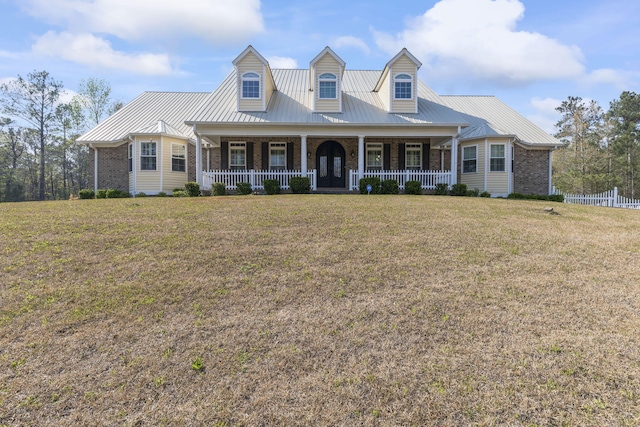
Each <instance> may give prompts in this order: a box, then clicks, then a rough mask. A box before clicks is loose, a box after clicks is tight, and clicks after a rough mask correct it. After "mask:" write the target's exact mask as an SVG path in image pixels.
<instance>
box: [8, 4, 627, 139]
mask: <svg viewBox="0 0 640 427" xmlns="http://www.w3.org/2000/svg"><path fill="white" fill-rule="evenodd" d="M639 24H640V2H638V1H637V0H626V1H621V0H606V1H605V0H580V1H577V0H564V1H558V0H555V1H549V0H440V1H413V0H405V1H403V2H400V3H398V2H395V1H387V2H379V1H378V2H371V1H361V0H352V1H338V0H322V1H319V0H308V1H301V2H294V1H283V0H263V1H260V0H224V1H221V0H180V1H164V0H128V1H126V0H0V82H7V81H9V80H10V79H12V78H15V77H16V76H18V75H21V76H25V75H26V74H27V73H29V72H31V71H33V70H47V71H49V72H50V73H51V74H52V75H53V77H54V78H56V79H57V80H61V81H62V82H63V83H64V85H65V88H66V89H68V90H69V94H70V95H72V94H73V93H74V92H73V91H74V90H75V89H76V88H77V85H78V82H79V81H80V79H82V78H88V77H98V78H103V79H106V80H107V81H109V82H110V83H111V86H112V89H113V96H114V98H116V99H118V100H121V101H123V102H127V101H130V100H131V99H133V98H134V97H135V96H137V95H138V94H140V93H141V92H143V91H145V90H166V91H211V90H214V89H215V88H216V87H217V85H218V84H219V83H220V82H221V81H222V80H223V79H224V77H225V76H226V75H227V74H228V73H229V72H230V71H231V70H232V65H231V61H232V60H233V59H234V58H235V57H236V56H237V55H238V54H239V53H240V52H242V50H243V49H244V48H245V47H246V46H247V45H248V44H251V45H253V46H254V47H255V48H256V49H257V50H258V51H259V52H260V53H261V54H262V55H263V56H264V57H266V58H267V59H268V60H269V62H270V64H271V66H272V68H292V67H295V68H307V67H308V65H309V61H311V60H312V59H313V58H314V57H315V56H316V55H317V54H318V53H319V52H320V51H321V50H322V49H323V48H324V47H325V46H330V47H331V48H332V49H333V50H334V51H335V52H336V53H337V54H338V55H339V56H340V57H341V58H342V59H343V60H344V61H345V62H346V63H347V68H350V69H374V70H379V69H382V68H383V67H384V65H385V63H386V62H387V61H388V60H389V59H391V58H392V57H393V56H394V55H395V54H396V53H397V52H398V51H399V50H400V49H401V48H403V47H406V48H408V49H409V50H410V51H411V52H412V53H413V54H414V56H416V57H417V58H418V59H419V60H420V61H421V62H422V63H423V66H422V68H421V69H420V77H421V79H422V80H423V81H424V82H425V83H426V84H427V85H429V86H430V87H432V88H433V89H434V90H435V91H436V92H437V93H439V94H443V95H445V94H466V95H495V96H497V97H499V98H500V99H502V100H503V101H504V102H506V103H507V104H509V105H510V106H512V107H513V108H515V109H516V110H517V111H519V112H520V113H521V114H523V115H525V116H527V117H528V118H530V119H531V120H533V121H534V122H535V123H537V124H539V125H540V126H541V127H543V128H544V129H545V130H547V131H549V132H552V131H553V124H554V123H555V122H556V121H557V119H558V115H557V113H556V112H555V111H554V108H555V107H556V106H558V105H559V104H560V102H561V101H562V100H564V99H566V98H567V97H568V96H580V97H582V98H584V99H587V100H588V99H594V100H596V101H598V102H599V103H600V105H601V106H602V107H603V108H605V109H607V108H608V106H609V102H610V101H612V100H614V99H616V98H618V97H619V95H620V93H621V92H622V91H624V90H629V91H635V92H640V25H639Z"/></svg>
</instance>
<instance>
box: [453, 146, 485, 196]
mask: <svg viewBox="0 0 640 427" xmlns="http://www.w3.org/2000/svg"><path fill="white" fill-rule="evenodd" d="M474 145H475V146H477V147H478V151H477V170H476V172H475V173H461V174H460V183H461V184H466V185H467V189H468V190H474V189H476V188H477V189H478V190H480V191H485V189H484V171H485V164H484V158H485V149H484V141H480V142H471V143H461V144H460V158H459V162H460V167H461V168H462V167H463V165H464V147H471V146H474Z"/></svg>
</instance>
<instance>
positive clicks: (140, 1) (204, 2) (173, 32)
mask: <svg viewBox="0 0 640 427" xmlns="http://www.w3.org/2000/svg"><path fill="white" fill-rule="evenodd" d="M24 9H25V11H26V12H27V13H29V14H31V15H33V16H35V17H37V18H40V19H42V20H44V21H46V22H49V23H53V24H56V25H63V26H66V27H67V28H68V29H70V30H72V31H74V32H92V33H106V34H111V35H114V36H117V37H119V38H121V39H124V40H158V39H162V40H167V39H172V38H174V37H179V36H197V37H200V38H203V39H205V40H208V41H209V42H211V43H214V44H228V43H229V42H230V41H231V42H244V41H245V40H247V39H248V38H249V37H251V36H252V35H255V34H257V33H260V32H262V31H264V22H263V17H262V14H261V12H260V0H233V1H222V0H214V1H212V0H180V1H174V0H128V1H127V0H26V1H24Z"/></svg>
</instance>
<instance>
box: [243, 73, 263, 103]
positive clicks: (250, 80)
mask: <svg viewBox="0 0 640 427" xmlns="http://www.w3.org/2000/svg"><path fill="white" fill-rule="evenodd" d="M242 98H249V99H259V98H260V74H258V73H253V72H249V73H244V74H243V75H242Z"/></svg>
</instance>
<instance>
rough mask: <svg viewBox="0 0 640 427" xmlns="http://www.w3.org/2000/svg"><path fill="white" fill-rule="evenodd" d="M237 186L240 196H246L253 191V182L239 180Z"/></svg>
mask: <svg viewBox="0 0 640 427" xmlns="http://www.w3.org/2000/svg"><path fill="white" fill-rule="evenodd" d="M237 188H238V191H237V192H238V194H239V195H240V196H246V195H248V194H251V192H252V191H253V189H252V188H251V184H250V183H248V182H239V183H238V185H237Z"/></svg>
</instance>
